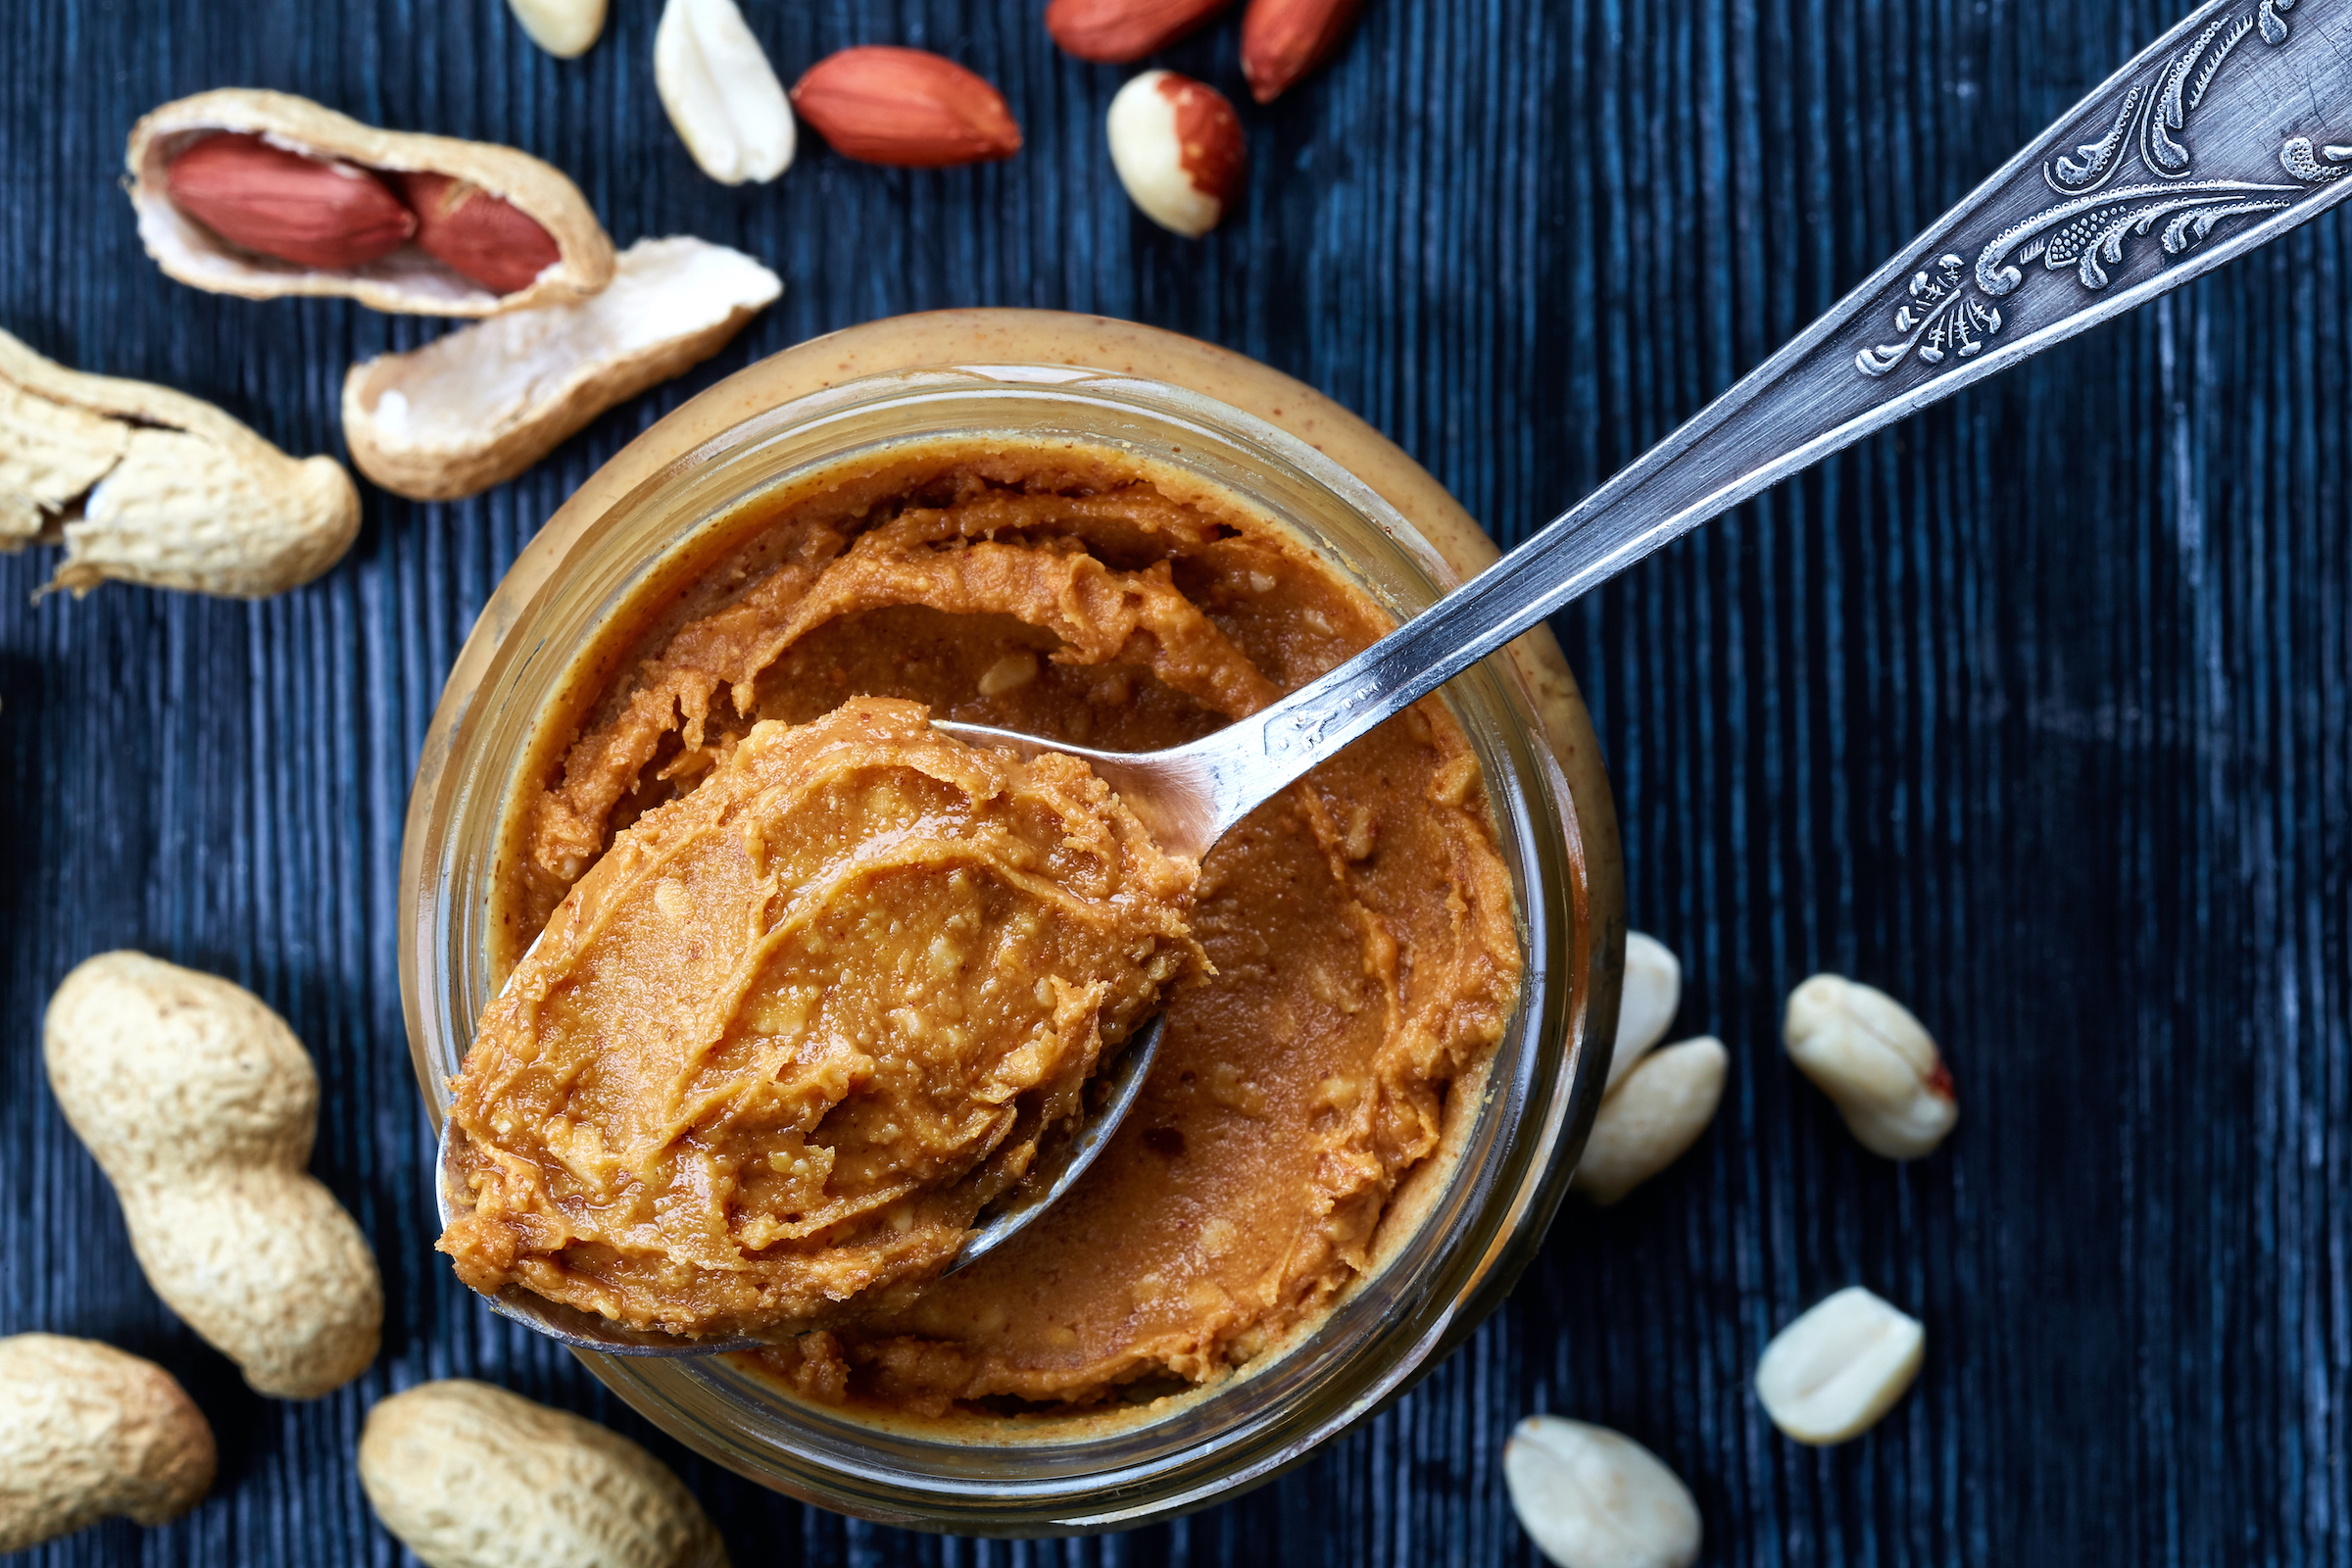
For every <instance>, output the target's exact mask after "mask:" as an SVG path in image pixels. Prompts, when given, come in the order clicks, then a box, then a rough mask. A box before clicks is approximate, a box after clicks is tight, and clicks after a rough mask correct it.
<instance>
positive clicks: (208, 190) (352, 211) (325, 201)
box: [164, 133, 417, 268]
mask: <svg viewBox="0 0 2352 1568" xmlns="http://www.w3.org/2000/svg"><path fill="white" fill-rule="evenodd" d="M164 178H165V183H166V187H167V188H168V189H169V190H170V192H171V194H172V201H173V202H175V203H177V204H178V206H179V208H180V210H181V211H182V212H185V213H187V214H188V215H189V216H190V217H192V218H194V219H196V220H197V221H200V222H202V223H203V224H204V226H205V227H207V228H209V229H211V230H212V231H213V232H214V233H216V234H218V235H220V236H221V238H222V239H224V240H226V241H228V242H229V243H230V244H231V245H235V246H238V247H241V248H242V249H245V250H249V251H257V252H259V253H260V254H262V255H264V256H274V257H276V258H277V259H278V260H279V261H281V262H294V263H298V264H299V265H301V266H304V267H325V268H345V267H364V266H366V265H367V264H368V263H369V262H372V261H375V260H377V259H378V258H381V257H384V256H389V255H390V254H391V253H392V252H394V251H396V250H398V249H400V247H401V246H403V245H405V244H407V243H408V242H409V239H410V238H411V237H412V236H413V235H415V234H416V232H417V215H416V214H414V213H412V212H410V211H409V209H408V208H407V207H405V206H403V205H402V204H401V200H400V198H399V197H397V196H395V195H393V194H392V191H391V189H390V187H388V186H387V185H385V183H384V182H383V181H382V180H381V179H378V178H377V177H376V176H375V175H374V174H372V173H370V172H368V171H367V170H365V169H358V168H355V167H353V166H352V165H350V164H347V163H345V162H343V161H342V160H341V159H327V158H305V157H304V156H303V155H302V154H300V153H297V152H289V151H288V150H287V149H285V148H283V147H276V146H272V145H270V143H269V142H267V141H264V140H263V139H262V138H261V137H259V136H254V135H242V134H233V133H225V134H222V135H219V136H207V137H205V138H204V140H202V141H200V142H198V143H196V145H194V146H193V147H190V148H189V149H188V150H187V151H186V152H184V153H181V154H180V155H179V156H178V157H177V158H174V159H173V160H172V164H171V167H170V169H169V170H168V171H167V172H166V173H165V176H164Z"/></svg>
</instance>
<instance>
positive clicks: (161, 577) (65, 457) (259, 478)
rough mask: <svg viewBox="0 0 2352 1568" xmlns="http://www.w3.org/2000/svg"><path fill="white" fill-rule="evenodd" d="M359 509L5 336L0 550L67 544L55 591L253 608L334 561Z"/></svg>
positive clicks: (237, 438) (263, 455) (297, 465)
mask: <svg viewBox="0 0 2352 1568" xmlns="http://www.w3.org/2000/svg"><path fill="white" fill-rule="evenodd" d="M359 530H360V498H359V493H358V492H357V491H355V490H354V489H353V488H352V484H351V475H349V474H347V473H345V472H344V471H343V466H342V465H341V464H339V463H337V462H335V460H334V459H332V458H305V459H301V460H297V459H294V458H290V457H287V456H286V455H285V454H284V453H283V452H280V451H278V450H277V448H275V447H273V446H271V445H270V443H269V442H267V441H265V440H263V439H262V438H261V437H260V436H258V435H256V434H254V433H253V432H252V431H251V430H249V429H247V428H246V427H245V426H244V425H242V424H239V423H238V422H237V421H236V420H234V419H232V418H230V417H228V416H227V415H225V414H222V413H221V411H220V410H219V409H216V408H214V407H213V406H212V405H211V404H209V403H206V402H203V401H201V400H200V399H197V398H192V397H188V396H187V395H185V394H184V393H179V392H173V391H171V390H170V389H168V388H165V387H160V386H149V385H148V384H147V383H146V382H144V381H123V380H118V379H116V378H115V377H113V376H106V375H83V374H81V373H80V372H79V371H75V370H69V369H67V368H65V367H64V366H62V365H57V364H54V363H52V362H51V361H49V360H45V359H43V358H41V356H39V355H38V354H35V353H33V352H32V350H30V349H28V348H26V347H25V345H24V344H22V343H20V342H18V341H17V340H16V339H15V338H13V337H11V336H9V335H8V334H7V333H6V332H0V551H14V550H21V549H23V548H24V547H25V546H26V545H29V544H63V545H64V546H65V547H66V559H65V564H62V565H61V566H59V567H58V569H57V575H56V576H55V577H54V578H52V579H51V581H50V584H49V586H50V587H51V588H70V589H72V590H73V592H74V593H75V594H77V595H78V594H82V593H86V592H88V591H89V590H90V589H92V588H95V587H96V586H98V584H99V583H101V582H104V581H106V580H107V579H108V578H110V577H111V578H115V579H117V580H119V581H123V582H136V583H145V584H147V585H149V586H150V587H155V588H184V589H188V590H190V591H192V592H195V593H204V594H224V595H229V596H232V597H235V598H240V599H258V598H261V597H262V596H264V595H266V594H274V593H280V592H282V591H284V590H285V589H288V588H293V587H298V586H300V585H301V584H303V583H306V582H309V581H310V580H311V579H312V578H313V577H316V576H318V575H319V573H320V572H322V571H324V570H326V568H327V567H329V566H331V565H333V564H335V563H336V562H337V561H339V560H341V559H342V557H343V552H344V551H346V550H349V549H350V548H351V541H352V539H353V537H354V536H355V535H357V534H358V532H359Z"/></svg>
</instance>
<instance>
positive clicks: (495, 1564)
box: [360, 1379, 727, 1568]
mask: <svg viewBox="0 0 2352 1568" xmlns="http://www.w3.org/2000/svg"><path fill="white" fill-rule="evenodd" d="M360 1485H361V1487H362V1488H364V1489H365V1490H366V1492H367V1494H368V1501H369V1502H370V1503H372V1504H373V1505H374V1507H375V1512H376V1517H377V1518H379V1519H381V1520H382V1521H383V1523H384V1528H385V1529H387V1530H389V1531H391V1532H392V1534H393V1535H395V1536H397V1537H399V1538H400V1540H401V1541H402V1543H403V1544H406V1545H407V1546H408V1548H409V1549H410V1550H411V1551H414V1552H415V1553H417V1556H419V1557H421V1558H423V1559H424V1561H425V1562H426V1563H427V1564H429V1565H430V1568H726V1564H727V1548H726V1545H725V1544H724V1543H722V1542H721V1541H720V1540H719V1536H718V1530H717V1528H716V1527H715V1526H713V1525H712V1524H711V1520H710V1518H709V1516H708V1515H706V1514H705V1513H704V1512H703V1510H702V1508H701V1506H700V1505H699V1504H697V1503H696V1502H695V1500H694V1496H693V1495H692V1494H691V1493H689V1492H688V1491H687V1490H686V1489H685V1488H684V1487H683V1486H681V1485H680V1484H679V1482H678V1478H677V1477H676V1476H674V1475H672V1474H670V1472H669V1471H668V1469H667V1468H665V1467H664V1466H663V1465H662V1462H661V1461H660V1460H658V1459H656V1458H655V1457H654V1456H653V1455H652V1454H650V1453H648V1452H646V1451H645V1450H644V1449H643V1448H641V1447H639V1446H637V1445H636V1444H634V1443H631V1442H630V1441H629V1440H628V1439H626V1438H624V1437H621V1436H620V1435H619V1434H618V1433H615V1432H608V1431H607V1430H605V1429H604V1428H603V1427H600V1426H598V1425H597V1424H596V1423H595V1422H593V1421H587V1420H583V1419H581V1418H580V1417H579V1416H576V1415H570V1414H566V1413H565V1412H564V1411H562V1410H551V1409H549V1408H547V1407H546V1406H545V1405H542V1404H534V1403H533V1402H531V1401H530V1400H529V1399H525V1398H523V1397H520V1396H519V1395H514V1394H509V1393H507V1392H506V1391H505V1390H504V1389H496V1388H492V1387H491V1386H490V1385H489V1384H486V1383H473V1382H468V1381H466V1380H463V1379H452V1380H449V1381H447V1382H441V1383H425V1384H419V1385H418V1386H417V1387H416V1388H413V1389H410V1390H409V1391H407V1392H406V1393H403V1394H396V1395H394V1396H393V1397H390V1398H388V1399H385V1400H383V1401H382V1402H381V1403H379V1404H377V1405H376V1407H375V1408H374V1409H372V1410H370V1411H368V1425H367V1429H366V1430H365V1431H363V1432H362V1433H361V1435H360Z"/></svg>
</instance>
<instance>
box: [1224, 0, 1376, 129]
mask: <svg viewBox="0 0 2352 1568" xmlns="http://www.w3.org/2000/svg"><path fill="white" fill-rule="evenodd" d="M1362 8H1363V0H1250V9H1249V10H1248V11H1245V12H1243V13H1242V74H1243V75H1244V76H1247V77H1248V78H1249V80H1250V96H1251V97H1252V98H1255V99H1256V100H1257V101H1258V102H1259V103H1261V104H1270V103H1272V102H1273V101H1274V100H1275V99H1276V98H1279V97H1281V96H1282V94H1284V93H1285V92H1287V91H1289V90H1290V88H1291V85H1292V83H1294V82H1296V81H1297V80H1298V79H1299V77H1301V76H1303V75H1305V74H1306V73H1308V72H1310V71H1312V70H1314V69H1315V68H1316V67H1317V66H1319V65H1321V64H1322V63H1323V62H1324V61H1326V60H1328V59H1330V58H1331V57H1332V56H1333V55H1334V54H1336V53H1338V52H1339V47H1340V44H1341V42H1342V41H1343V40H1345V39H1346V38H1347V36H1348V28H1349V27H1350V26H1352V25H1354V23H1355V14H1356V12H1357V11H1359V10H1361V9H1362Z"/></svg>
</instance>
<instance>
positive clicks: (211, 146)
mask: <svg viewBox="0 0 2352 1568" xmlns="http://www.w3.org/2000/svg"><path fill="white" fill-rule="evenodd" d="M597 9H598V10H599V11H600V12H601V10H602V6H601V3H600V4H599V5H598V7H597ZM123 161H124V163H125V165H126V166H127V168H128V170H129V172H130V176H131V177H130V182H129V195H130V205H131V210H132V211H133V212H134V213H135V214H137V216H138V221H139V240H140V242H141V243H142V244H144V245H145V246H146V248H147V254H148V255H150V256H152V257H154V258H155V261H156V264H157V265H158V266H160V267H161V268H163V270H165V271H166V272H168V273H170V274H171V275H172V276H173V277H175V278H178V279H179V280H180V281H181V282H183V283H187V284H191V285H193V286H194V287H197V288H202V289H211V290H213V291H215V292H217V293H222V294H238V295H242V296H244V297H245V298H247V299H275V298H278V297H280V296H283V295H288V294H313V295H325V296H336V297H341V298H345V299H355V300H358V301H359V302H360V303H361V304H363V305H366V306H368V307H370V308H371V309H374V310H379V311H401V312H411V313H415V314H417V315H420V316H496V315H499V314H501V313H502V312H505V311H509V310H515V309H518V308H524V307H530V306H540V305H556V304H563V303H567V302H570V301H574V300H582V299H586V298H588V297H589V296H590V295H592V294H594V293H596V292H597V290H599V289H601V288H603V287H604V286H605V285H606V284H607V283H608V282H610V281H612V278H613V241H612V239H611V238H610V237H609V236H608V235H607V234H606V233H605V231H604V228H603V226H602V225H601V224H599V223H598V222H597V221H596V214H595V213H594V212H593V211H591V210H590V208H589V206H588V199H587V198H586V197H585V196H582V195H581V194H580V190H579V187H578V186H576V185H574V184H573V183H572V182H571V181H570V180H569V179H567V178H565V177H564V174H563V173H562V172H559V171H557V170H556V169H554V168H552V167H550V166H549V165H547V164H545V163H543V162H541V161H540V160H539V159H536V158H533V157H531V156H530V155H529V154H528V153H524V152H519V151H517V150H516V149H515V148H513V147H499V146H494V145H492V144H490V143H488V142H475V141H461V140H459V139H457V138H456V137H453V136H431V135H423V134H419V133H417V132H412V131H396V130H382V129H379V128H377V127H376V126H373V125H365V124H362V123H360V122H358V121H356V120H354V119H352V118H351V117H350V116H348V115H339V114H337V113H335V112H334V111H333V110H331V109H328V108H326V107H325V106H324V105H321V104H315V103H312V102H310V101H309V100H308V99H305V98H297V97H295V96H294V95H293V94H292V93H283V92H270V91H266V90H264V89H261V88H252V87H221V88H216V89H214V90H213V91H211V92H200V93H196V94H194V95H193V96H191V97H187V98H178V99H174V100H172V102H171V103H168V104H164V105H162V106H160V107H158V108H156V109H153V110H150V111H149V112H148V113H147V114H144V115H142V116H140V117H139V121H138V123H137V124H135V125H133V126H132V127H131V130H130V139H129V141H128V143H127V144H126V146H125V147H124V149H123ZM406 173H429V174H435V175H440V176H443V177H445V178H446V179H449V180H453V181H458V182H462V183H463V184H464V185H466V186H470V187H472V188H473V189H474V190H476V191H479V192H481V193H483V194H482V197H481V200H483V201H489V202H494V203H496V204H499V205H497V206H489V207H485V206H481V205H478V204H477V203H476V202H473V201H468V202H465V203H463V204H459V210H458V211H457V213H456V214H455V216H456V217H457V219H458V220H459V222H458V226H457V228H456V229H455V230H453V231H452V232H451V233H450V234H449V235H447V236H445V242H444V241H435V242H433V243H431V244H427V243H425V242H424V240H425V235H424V227H425V226H426V225H429V224H430V223H431V221H432V219H433V216H434V215H432V214H430V213H426V214H419V213H417V212H414V211H411V209H410V208H409V207H408V206H407V205H406V204H405V203H404V202H403V201H402V199H401V197H400V196H399V194H398V192H397V190H396V184H395V182H396V180H397V179H398V177H399V176H401V175H403V174H406ZM502 208H512V209H513V210H514V213H513V215H512V217H510V216H509V215H507V214H506V213H504V212H503V211H502V210H501V209H502ZM521 222H527V223H528V224H530V225H532V228H522V227H518V226H515V225H517V224H519V223H521ZM491 225H496V227H495V228H494V229H493V228H492V227H491ZM534 228H535V230H536V232H533V229H534ZM486 229H488V230H490V231H492V232H495V233H497V234H501V235H504V236H506V237H507V238H508V240H509V241H510V242H512V243H515V244H518V245H520V246H522V247H524V249H523V250H522V251H521V253H520V254H518V255H515V256H513V257H504V256H501V257H497V258H496V259H495V260H496V266H495V267H494V269H493V270H492V274H491V275H493V276H495V277H496V278H497V279H498V280H499V281H500V282H503V283H511V284H513V285H514V286H512V287H508V288H506V289H504V290H503V291H502V290H501V289H500V288H498V287H496V286H488V285H485V284H484V283H482V282H481V281H479V280H478V278H477V277H476V276H475V275H473V273H470V272H467V271H466V270H461V269H460V268H459V267H453V266H451V265H450V264H449V263H448V262H447V261H445V260H443V259H442V258H443V254H445V253H447V254H457V255H463V256H466V257H467V258H468V260H467V261H466V266H469V267H472V268H474V269H475V270H476V271H479V270H481V269H482V267H483V266H484V265H485V263H484V262H483V261H482V260H481V257H480V250H479V247H478V245H477V244H476V243H475V242H474V241H473V240H472V239H471V238H469V236H470V235H474V234H479V233H481V232H483V231H484V230H486ZM412 242H414V243H412ZM551 246H552V247H553V252H552V255H553V259H552V260H550V250H549V247H551Z"/></svg>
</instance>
